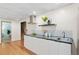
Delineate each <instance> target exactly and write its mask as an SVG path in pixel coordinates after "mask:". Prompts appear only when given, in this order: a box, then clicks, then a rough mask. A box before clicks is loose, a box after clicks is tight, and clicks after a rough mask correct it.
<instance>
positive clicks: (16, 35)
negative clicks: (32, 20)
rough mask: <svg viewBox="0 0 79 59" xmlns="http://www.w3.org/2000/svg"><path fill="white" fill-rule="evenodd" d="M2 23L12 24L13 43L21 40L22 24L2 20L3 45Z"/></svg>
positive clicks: (0, 19)
mask: <svg viewBox="0 0 79 59" xmlns="http://www.w3.org/2000/svg"><path fill="white" fill-rule="evenodd" d="M1 21H9V22H11V27H12V28H11V30H12V33H11V34H12V41H16V40H20V23H19V22H18V21H13V20H6V19H2V18H0V43H1Z"/></svg>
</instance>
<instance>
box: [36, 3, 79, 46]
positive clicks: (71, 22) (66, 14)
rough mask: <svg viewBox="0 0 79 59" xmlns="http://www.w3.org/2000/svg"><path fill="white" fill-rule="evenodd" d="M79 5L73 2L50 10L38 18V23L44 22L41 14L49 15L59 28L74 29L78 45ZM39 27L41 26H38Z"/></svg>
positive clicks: (75, 41) (75, 40) (74, 37)
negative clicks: (78, 23)
mask: <svg viewBox="0 0 79 59" xmlns="http://www.w3.org/2000/svg"><path fill="white" fill-rule="evenodd" d="M78 12H79V11H78V5H77V4H73V5H70V6H66V7H63V8H60V9H57V10H54V11H50V12H48V13H46V14H43V15H40V16H38V18H37V22H38V24H42V23H43V21H42V20H41V16H45V15H46V16H49V17H51V18H52V23H56V24H57V27H56V29H57V30H66V31H72V33H73V40H74V43H75V46H76V47H77V18H78ZM38 28H39V27H38Z"/></svg>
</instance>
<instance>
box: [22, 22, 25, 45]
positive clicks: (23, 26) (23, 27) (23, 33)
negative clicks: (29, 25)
mask: <svg viewBox="0 0 79 59" xmlns="http://www.w3.org/2000/svg"><path fill="white" fill-rule="evenodd" d="M25 34H26V22H25V21H24V22H21V44H22V46H24V35H25Z"/></svg>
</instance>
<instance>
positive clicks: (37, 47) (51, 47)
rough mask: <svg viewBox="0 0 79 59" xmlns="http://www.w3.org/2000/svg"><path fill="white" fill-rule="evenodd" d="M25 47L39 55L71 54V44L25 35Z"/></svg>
mask: <svg viewBox="0 0 79 59" xmlns="http://www.w3.org/2000/svg"><path fill="white" fill-rule="evenodd" d="M24 46H25V48H27V49H29V50H31V51H32V52H34V53H36V54H38V55H70V54H71V44H67V43H61V42H56V41H50V40H45V39H40V38H35V37H31V36H26V35H25V36H24Z"/></svg>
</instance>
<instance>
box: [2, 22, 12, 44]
mask: <svg viewBox="0 0 79 59" xmlns="http://www.w3.org/2000/svg"><path fill="white" fill-rule="evenodd" d="M7 42H11V22H7V21H2V22H1V43H7Z"/></svg>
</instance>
